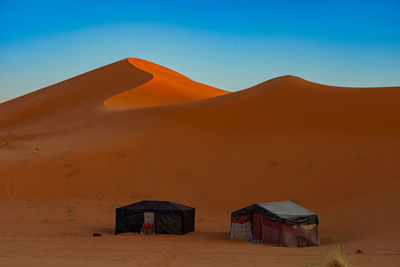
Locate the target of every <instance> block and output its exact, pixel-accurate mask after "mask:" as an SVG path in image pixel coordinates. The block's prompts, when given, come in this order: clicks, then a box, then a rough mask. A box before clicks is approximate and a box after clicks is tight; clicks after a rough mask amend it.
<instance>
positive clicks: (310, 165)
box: [306, 162, 315, 168]
mask: <svg viewBox="0 0 400 267" xmlns="http://www.w3.org/2000/svg"><path fill="white" fill-rule="evenodd" d="M314 166H315V164H314V163H312V162H309V163H307V164H306V167H307V168H312V167H314Z"/></svg>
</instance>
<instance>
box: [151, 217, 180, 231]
mask: <svg viewBox="0 0 400 267" xmlns="http://www.w3.org/2000/svg"><path fill="white" fill-rule="evenodd" d="M182 217H183V216H182V214H167V213H158V214H156V222H155V233H156V234H176V235H180V234H182Z"/></svg>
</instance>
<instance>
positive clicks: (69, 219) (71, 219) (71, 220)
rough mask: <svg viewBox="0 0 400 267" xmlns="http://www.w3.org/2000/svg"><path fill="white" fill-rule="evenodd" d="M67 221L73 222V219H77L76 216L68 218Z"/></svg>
mask: <svg viewBox="0 0 400 267" xmlns="http://www.w3.org/2000/svg"><path fill="white" fill-rule="evenodd" d="M67 221H69V222H73V221H75V218H68V219H67Z"/></svg>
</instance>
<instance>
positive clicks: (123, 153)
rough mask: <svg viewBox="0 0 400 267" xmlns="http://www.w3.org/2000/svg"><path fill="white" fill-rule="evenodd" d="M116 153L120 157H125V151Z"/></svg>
mask: <svg viewBox="0 0 400 267" xmlns="http://www.w3.org/2000/svg"><path fill="white" fill-rule="evenodd" d="M117 155H118V156H119V157H121V158H125V157H126V153H125V152H119V153H118V154H117Z"/></svg>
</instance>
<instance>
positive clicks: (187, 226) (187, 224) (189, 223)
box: [182, 209, 195, 234]
mask: <svg viewBox="0 0 400 267" xmlns="http://www.w3.org/2000/svg"><path fill="white" fill-rule="evenodd" d="M194 218H195V209H189V210H185V211H183V226H182V229H183V231H182V234H186V233H189V232H194V223H195V219H194Z"/></svg>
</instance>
